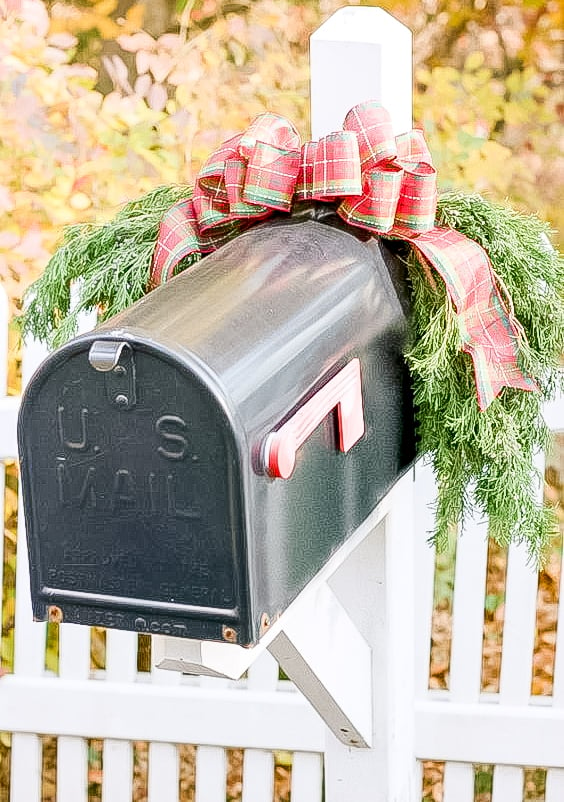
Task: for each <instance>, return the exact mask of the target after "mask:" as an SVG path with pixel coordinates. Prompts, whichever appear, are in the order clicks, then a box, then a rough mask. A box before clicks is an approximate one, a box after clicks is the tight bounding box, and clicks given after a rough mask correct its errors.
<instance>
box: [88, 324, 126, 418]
mask: <svg viewBox="0 0 564 802" xmlns="http://www.w3.org/2000/svg"><path fill="white" fill-rule="evenodd" d="M88 361H89V362H90V364H91V365H92V367H93V368H94V370H98V371H100V372H101V373H104V374H105V376H104V380H105V383H106V392H107V394H108V398H109V399H110V401H111V402H112V403H114V404H116V405H117V406H118V407H120V408H121V409H124V410H126V409H131V408H132V407H133V406H135V403H136V401H137V392H136V381H135V359H134V355H133V349H132V348H131V346H130V345H129V343H127V342H125V341H123V340H96V341H95V342H93V343H92V345H91V346H90V351H89V352H88Z"/></svg>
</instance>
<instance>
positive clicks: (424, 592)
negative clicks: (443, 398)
mask: <svg viewBox="0 0 564 802" xmlns="http://www.w3.org/2000/svg"><path fill="white" fill-rule="evenodd" d="M415 481H416V482H417V493H414V505H415V510H414V520H415V522H416V525H417V532H415V533H414V534H415V536H414V546H415V565H416V566H417V568H416V570H415V599H416V605H415V617H416V621H415V694H416V697H417V698H418V699H419V698H425V696H426V694H427V690H428V688H429V663H430V657H431V655H430V650H431V628H432V614H433V580H434V570H435V548H434V547H432V546H430V545H429V544H428V543H427V538H428V537H429V534H430V532H431V531H432V529H433V518H434V514H433V503H434V501H435V498H436V495H437V490H436V485H435V477H434V475H433V469H432V467H431V465H430V464H423V461H422V460H420V461H419V462H418V463H417V464H416V466H415Z"/></svg>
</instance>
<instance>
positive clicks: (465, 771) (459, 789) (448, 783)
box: [443, 761, 474, 802]
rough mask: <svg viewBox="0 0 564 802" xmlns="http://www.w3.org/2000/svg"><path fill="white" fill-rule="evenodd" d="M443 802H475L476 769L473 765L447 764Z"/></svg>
mask: <svg viewBox="0 0 564 802" xmlns="http://www.w3.org/2000/svg"><path fill="white" fill-rule="evenodd" d="M443 802H474V767H473V766H472V764H471V763H453V762H452V761H449V762H448V763H445V773H444V780H443Z"/></svg>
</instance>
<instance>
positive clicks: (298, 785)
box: [290, 752, 323, 802]
mask: <svg viewBox="0 0 564 802" xmlns="http://www.w3.org/2000/svg"><path fill="white" fill-rule="evenodd" d="M290 797H291V799H292V802H321V800H322V797H323V758H322V756H321V755H319V754H316V753H315V752H295V753H294V757H293V760H292V787H291V794H290Z"/></svg>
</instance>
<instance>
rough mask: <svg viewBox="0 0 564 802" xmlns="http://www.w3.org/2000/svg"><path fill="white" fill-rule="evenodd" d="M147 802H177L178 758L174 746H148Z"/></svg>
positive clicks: (155, 744)
mask: <svg viewBox="0 0 564 802" xmlns="http://www.w3.org/2000/svg"><path fill="white" fill-rule="evenodd" d="M147 785H148V793H147V799H148V802H178V785H179V757H178V748H177V746H176V744H163V743H150V744H149V774H148V783H147Z"/></svg>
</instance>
